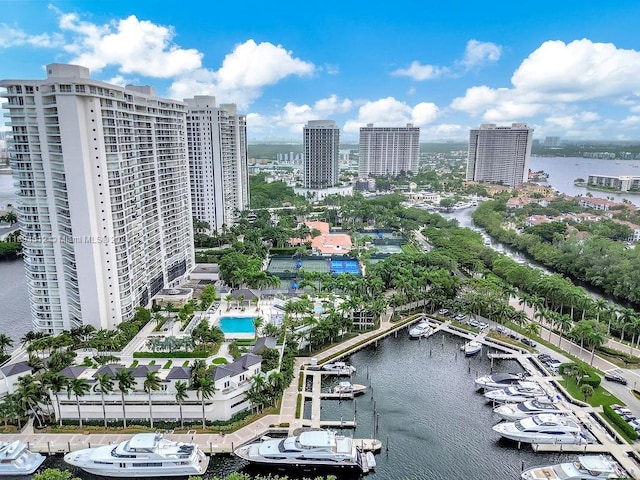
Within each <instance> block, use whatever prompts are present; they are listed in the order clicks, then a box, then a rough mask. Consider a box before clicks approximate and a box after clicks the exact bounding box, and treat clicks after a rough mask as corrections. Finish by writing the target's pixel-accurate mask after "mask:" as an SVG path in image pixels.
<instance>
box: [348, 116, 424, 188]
mask: <svg viewBox="0 0 640 480" xmlns="http://www.w3.org/2000/svg"><path fill="white" fill-rule="evenodd" d="M419 157H420V128H419V127H414V126H413V125H412V124H410V123H409V124H407V126H406V127H374V126H373V124H372V123H370V124H368V125H367V126H366V127H361V128H360V149H359V164H358V167H359V168H358V175H359V176H360V178H367V177H368V176H369V175H374V176H396V175H398V174H400V172H412V173H417V172H418V159H419Z"/></svg>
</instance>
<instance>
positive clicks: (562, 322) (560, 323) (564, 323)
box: [554, 314, 572, 346]
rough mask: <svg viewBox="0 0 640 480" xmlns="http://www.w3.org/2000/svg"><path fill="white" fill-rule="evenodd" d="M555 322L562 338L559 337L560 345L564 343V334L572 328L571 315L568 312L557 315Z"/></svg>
mask: <svg viewBox="0 0 640 480" xmlns="http://www.w3.org/2000/svg"><path fill="white" fill-rule="evenodd" d="M554 323H555V325H556V327H558V330H559V331H560V338H559V339H558V346H560V344H561V343H562V336H563V335H564V334H565V333H567V332H568V331H569V330H570V329H571V323H572V321H571V317H570V316H569V315H566V314H560V315H557V316H556V318H555V319H554Z"/></svg>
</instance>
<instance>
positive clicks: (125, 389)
mask: <svg viewBox="0 0 640 480" xmlns="http://www.w3.org/2000/svg"><path fill="white" fill-rule="evenodd" d="M115 379H116V380H117V381H118V390H120V396H121V398H122V425H123V427H124V428H127V411H126V408H125V401H124V396H125V394H127V393H129V391H130V390H131V388H132V387H133V383H134V380H133V372H132V371H131V369H129V368H123V369H121V370H118V371H117V372H116V378H115Z"/></svg>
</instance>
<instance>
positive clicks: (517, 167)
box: [467, 123, 533, 187]
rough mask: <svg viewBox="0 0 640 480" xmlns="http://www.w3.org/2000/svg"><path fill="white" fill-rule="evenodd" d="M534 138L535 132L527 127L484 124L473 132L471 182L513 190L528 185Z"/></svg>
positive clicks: (469, 175) (469, 178)
mask: <svg viewBox="0 0 640 480" xmlns="http://www.w3.org/2000/svg"><path fill="white" fill-rule="evenodd" d="M532 136H533V128H529V127H527V125H526V124H525V123H514V124H512V125H511V126H510V127H498V126H496V125H494V124H484V125H481V126H480V128H479V129H473V130H471V133H470V135H469V159H468V161H467V180H469V181H475V182H487V183H499V184H502V185H508V186H511V187H514V186H516V185H517V184H519V183H522V182H526V181H527V174H528V169H529V157H530V156H531V143H532V141H531V139H532Z"/></svg>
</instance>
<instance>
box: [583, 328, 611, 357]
mask: <svg viewBox="0 0 640 480" xmlns="http://www.w3.org/2000/svg"><path fill="white" fill-rule="evenodd" d="M586 340H587V345H589V346H590V347H591V360H590V361H589V365H593V357H595V355H596V348H600V347H601V346H602V345H604V344H605V342H606V341H607V337H606V336H605V334H604V332H603V331H602V330H601V329H600V328H594V329H593V330H592V331H591V333H590V334H589V336H588V337H587V339H586Z"/></svg>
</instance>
